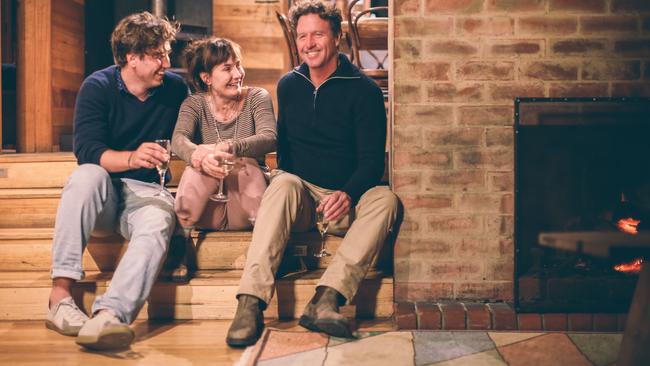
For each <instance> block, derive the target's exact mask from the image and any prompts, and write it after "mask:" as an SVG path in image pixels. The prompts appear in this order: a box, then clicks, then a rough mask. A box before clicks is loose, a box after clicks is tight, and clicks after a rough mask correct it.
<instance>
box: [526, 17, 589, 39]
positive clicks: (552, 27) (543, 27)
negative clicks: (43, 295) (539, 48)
mask: <svg viewBox="0 0 650 366" xmlns="http://www.w3.org/2000/svg"><path fill="white" fill-rule="evenodd" d="M577 31H578V19H577V18H575V17H557V16H533V17H525V18H520V19H519V20H518V22H517V25H516V28H515V34H519V35H524V34H527V35H545V36H551V35H558V36H568V35H571V34H574V33H576V32H577Z"/></svg>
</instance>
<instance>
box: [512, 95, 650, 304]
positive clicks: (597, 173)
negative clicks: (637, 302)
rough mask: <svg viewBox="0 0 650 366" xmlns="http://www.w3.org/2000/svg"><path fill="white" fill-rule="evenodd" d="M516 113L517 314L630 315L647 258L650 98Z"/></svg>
mask: <svg viewBox="0 0 650 366" xmlns="http://www.w3.org/2000/svg"><path fill="white" fill-rule="evenodd" d="M515 109H516V113H515V136H516V137H515V248H516V249H515V251H516V253H515V294H516V299H515V300H516V307H517V310H518V311H521V312H528V311H529V312H626V311H627V310H628V308H629V305H630V300H631V298H632V295H633V293H634V287H635V284H636V280H637V276H638V268H640V264H641V263H642V261H643V260H644V259H648V260H650V251H648V250H647V249H645V248H644V246H645V244H648V243H650V98H589V99H586V98H563V99H551V98H526V99H523V98H522V99H517V100H516V103H515ZM594 252H598V253H597V254H598V255H593V254H594Z"/></svg>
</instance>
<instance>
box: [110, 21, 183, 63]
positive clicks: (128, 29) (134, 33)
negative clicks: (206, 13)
mask: <svg viewBox="0 0 650 366" xmlns="http://www.w3.org/2000/svg"><path fill="white" fill-rule="evenodd" d="M178 28H179V24H178V23H177V22H170V21H169V20H167V19H164V18H160V17H157V16H155V15H153V14H151V13H149V12H148V11H143V12H142V13H136V14H131V15H129V16H127V17H125V18H124V19H122V20H120V22H119V23H117V26H115V29H114V30H113V34H111V49H112V50H113V60H115V64H116V65H118V66H124V65H126V55H127V54H128V53H133V54H136V55H140V56H143V55H144V54H145V53H146V52H147V51H149V50H154V49H156V48H159V47H160V46H161V45H164V44H165V43H167V42H171V41H173V40H174V37H176V32H178Z"/></svg>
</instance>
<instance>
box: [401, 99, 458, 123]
mask: <svg viewBox="0 0 650 366" xmlns="http://www.w3.org/2000/svg"><path fill="white" fill-rule="evenodd" d="M453 122H454V110H453V109H452V107H448V106H436V105H404V104H395V125H396V126H397V125H400V126H401V125H418V126H420V125H429V126H433V125H436V126H439V125H451V124H452V123H453Z"/></svg>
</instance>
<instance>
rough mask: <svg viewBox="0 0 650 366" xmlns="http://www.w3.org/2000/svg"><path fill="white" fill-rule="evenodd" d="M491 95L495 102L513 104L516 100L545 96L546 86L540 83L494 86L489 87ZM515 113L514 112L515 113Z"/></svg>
mask: <svg viewBox="0 0 650 366" xmlns="http://www.w3.org/2000/svg"><path fill="white" fill-rule="evenodd" d="M489 94H490V97H491V98H492V100H493V101H495V102H509V103H512V102H513V101H514V100H515V98H535V97H543V96H544V84H543V83H541V82H539V83H526V82H519V83H507V84H493V85H490V87H489ZM513 113H514V112H513ZM511 119H512V117H511Z"/></svg>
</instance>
